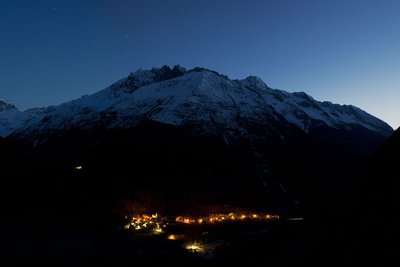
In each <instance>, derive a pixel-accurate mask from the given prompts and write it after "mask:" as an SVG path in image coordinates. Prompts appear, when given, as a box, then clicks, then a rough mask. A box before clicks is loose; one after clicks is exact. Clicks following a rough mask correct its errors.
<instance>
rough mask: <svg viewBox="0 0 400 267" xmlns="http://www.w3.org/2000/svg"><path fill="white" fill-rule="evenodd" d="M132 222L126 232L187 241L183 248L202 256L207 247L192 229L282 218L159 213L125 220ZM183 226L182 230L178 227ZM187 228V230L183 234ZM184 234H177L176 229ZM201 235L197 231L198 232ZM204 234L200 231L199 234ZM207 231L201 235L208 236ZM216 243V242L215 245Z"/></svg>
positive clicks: (223, 214) (260, 215)
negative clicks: (175, 215)
mask: <svg viewBox="0 0 400 267" xmlns="http://www.w3.org/2000/svg"><path fill="white" fill-rule="evenodd" d="M125 218H126V219H127V220H129V222H128V223H127V224H125V225H124V227H123V228H124V229H125V230H133V231H134V232H135V233H138V234H140V233H141V234H146V235H160V234H163V235H164V236H165V238H166V239H168V240H181V241H184V242H185V243H184V248H185V249H187V250H188V251H189V252H192V253H203V252H204V250H205V249H206V247H207V246H206V245H205V244H203V242H202V241H201V240H193V236H195V235H194V234H193V232H196V231H191V230H193V229H197V230H198V229H202V228H201V227H203V228H204V227H206V229H212V228H216V227H221V226H224V225H230V226H232V225H239V224H240V225H242V226H243V225H246V224H251V223H260V224H262V223H266V222H270V221H276V220H279V219H280V217H279V215H276V214H269V213H240V214H238V213H233V212H230V213H226V214H225V213H218V214H210V215H208V216H204V217H189V216H177V217H168V216H161V215H160V214H158V213H155V214H151V215H147V214H142V215H135V216H132V217H128V216H127V217H125ZM179 227H181V228H179ZM182 227H184V229H185V230H184V231H182ZM177 228H178V229H180V230H181V231H182V232H181V233H180V232H179V231H178V232H177V230H176V229H177ZM197 232H198V231H197ZM200 232H201V231H200ZM207 233H208V232H202V234H203V235H204V234H207ZM214 243H215V242H214Z"/></svg>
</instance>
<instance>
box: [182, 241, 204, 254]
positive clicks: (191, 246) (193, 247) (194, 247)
mask: <svg viewBox="0 0 400 267" xmlns="http://www.w3.org/2000/svg"><path fill="white" fill-rule="evenodd" d="M185 248H186V249H187V250H189V251H190V252H192V253H197V252H201V251H202V250H203V249H202V248H201V246H200V245H199V244H198V243H190V244H187V245H186V246H185Z"/></svg>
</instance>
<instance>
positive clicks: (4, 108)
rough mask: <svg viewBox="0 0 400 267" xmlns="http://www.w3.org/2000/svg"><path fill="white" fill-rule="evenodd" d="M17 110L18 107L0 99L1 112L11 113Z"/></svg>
mask: <svg viewBox="0 0 400 267" xmlns="http://www.w3.org/2000/svg"><path fill="white" fill-rule="evenodd" d="M16 109H17V107H16V106H15V105H14V104H12V103H10V102H8V101H5V100H1V99H0V112H2V111H9V110H16Z"/></svg>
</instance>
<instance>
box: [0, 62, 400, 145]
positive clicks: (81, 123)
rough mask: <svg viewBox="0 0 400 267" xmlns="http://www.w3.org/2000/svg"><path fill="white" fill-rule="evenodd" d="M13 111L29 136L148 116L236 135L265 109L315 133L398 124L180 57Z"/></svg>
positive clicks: (384, 130) (381, 129)
mask: <svg viewBox="0 0 400 267" xmlns="http://www.w3.org/2000/svg"><path fill="white" fill-rule="evenodd" d="M13 110H14V109H13ZM17 111H18V110H17V109H16V108H15V111H14V113H15V114H18V112H20V111H18V112H17ZM34 111H35V112H34ZM5 113H7V111H6V112H1V113H0V123H1V122H2V124H5V122H6V123H7V120H8V125H9V126H8V127H4V126H3V130H2V131H0V135H2V136H7V135H9V134H11V133H12V132H14V131H16V132H14V134H13V135H19V136H25V137H28V136H34V135H36V134H37V133H41V134H44V133H45V132H46V131H51V130H54V129H68V128H73V127H83V128H87V127H92V126H93V125H97V124H106V125H104V126H105V127H106V128H112V127H122V128H126V127H130V126H132V125H135V124H136V123H138V122H139V121H140V120H141V119H143V118H147V119H151V120H155V121H159V122H162V123H167V124H172V125H177V126H182V125H186V124H190V123H194V124H199V126H200V128H202V131H203V132H207V131H210V132H215V131H217V129H221V127H222V128H224V129H223V130H224V133H223V134H224V135H226V136H228V137H230V136H231V135H243V134H246V129H245V127H243V126H241V125H240V121H243V119H244V120H250V121H255V122H257V123H260V124H265V123H267V122H266V121H265V119H264V118H263V117H264V116H267V117H268V118H269V119H275V120H282V118H284V120H286V121H288V122H289V123H292V124H294V125H296V126H297V127H299V128H301V129H302V130H304V131H305V132H307V133H309V132H310V130H311V129H312V128H314V127H316V126H318V125H323V126H327V127H331V128H334V129H351V128H352V127H354V125H361V126H362V127H364V128H366V129H368V130H371V131H373V132H375V133H378V134H379V135H382V136H385V137H388V136H389V135H390V134H391V132H393V129H392V128H391V127H390V126H389V125H388V124H386V123H385V122H383V121H381V120H380V119H378V118H376V117H374V116H372V115H370V114H368V113H367V112H365V111H363V110H361V109H359V108H357V107H354V106H351V105H339V104H332V103H331V102H328V101H324V102H320V101H317V100H315V99H314V98H312V97H311V96H309V95H307V94H306V93H304V92H295V93H288V92H286V91H282V90H278V89H272V88H270V87H268V86H267V85H266V84H265V83H264V82H263V81H262V80H261V79H260V78H259V77H256V76H248V77H247V78H245V79H242V80H231V79H229V78H228V77H227V76H225V75H222V74H219V73H218V72H215V71H211V70H208V69H204V68H199V67H197V68H194V69H191V70H186V69H185V68H183V67H181V66H179V65H176V66H174V67H173V68H170V67H168V66H163V67H161V68H153V69H150V70H142V69H139V70H137V71H135V72H133V73H131V74H130V75H129V76H128V77H126V78H123V79H121V80H119V81H117V82H115V83H114V84H112V85H111V86H109V87H107V88H105V89H103V90H100V91H98V92H96V93H94V94H92V95H85V96H82V97H81V98H78V99H75V100H71V101H68V102H65V103H63V104H61V105H58V106H51V107H48V108H44V109H40V112H38V110H37V109H31V110H27V111H24V112H20V114H23V115H24V116H21V115H18V116H17V115H14V121H13V119H12V116H9V117H11V119H10V118H7V116H6V115H7V114H5ZM26 117H29V119H26ZM10 121H11V122H13V124H12V125H10ZM15 121H17V122H15ZM105 122H106V123H105ZM4 129H6V130H4Z"/></svg>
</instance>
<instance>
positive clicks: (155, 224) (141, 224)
mask: <svg viewBox="0 0 400 267" xmlns="http://www.w3.org/2000/svg"><path fill="white" fill-rule="evenodd" d="M167 225H168V222H167V220H166V218H163V217H160V216H159V215H158V214H157V213H156V214H152V215H138V216H133V217H132V219H131V221H130V222H129V223H128V224H126V225H125V226H124V228H125V229H133V230H136V231H145V232H153V233H155V234H157V233H158V234H159V233H162V232H164V230H163V229H164V228H165V227H167Z"/></svg>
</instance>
